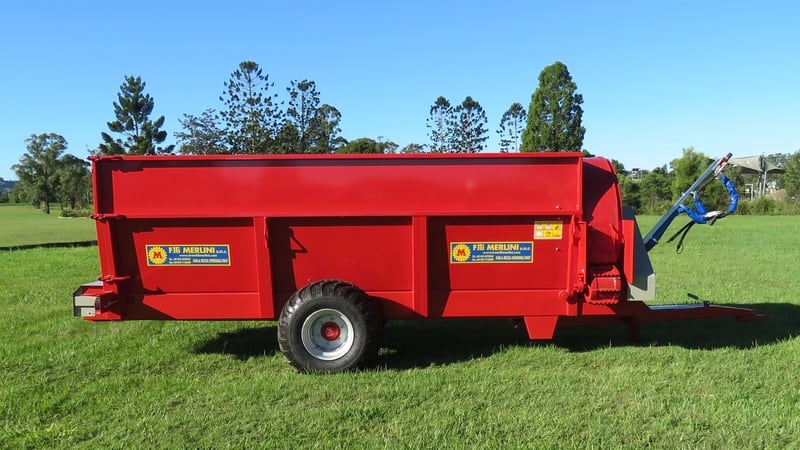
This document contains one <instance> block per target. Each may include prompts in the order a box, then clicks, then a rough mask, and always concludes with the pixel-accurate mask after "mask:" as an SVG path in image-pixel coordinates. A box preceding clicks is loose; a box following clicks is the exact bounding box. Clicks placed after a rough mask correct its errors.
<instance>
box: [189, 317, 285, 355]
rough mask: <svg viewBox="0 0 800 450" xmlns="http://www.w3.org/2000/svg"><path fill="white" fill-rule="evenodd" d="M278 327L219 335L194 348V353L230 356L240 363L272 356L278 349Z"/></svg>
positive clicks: (271, 326) (265, 327)
mask: <svg viewBox="0 0 800 450" xmlns="http://www.w3.org/2000/svg"><path fill="white" fill-rule="evenodd" d="M277 335H278V327H277V325H276V324H269V325H265V326H263V327H257V328H243V329H241V330H237V331H234V332H229V333H219V334H218V335H217V336H216V337H215V338H213V339H209V340H207V341H205V342H201V343H199V344H197V345H196V346H195V347H194V351H195V353H216V354H221V355H231V356H233V357H234V358H236V359H238V360H240V361H246V360H248V359H250V358H256V357H259V356H264V355H273V354H275V353H276V352H278V351H280V349H279V348H278V339H277Z"/></svg>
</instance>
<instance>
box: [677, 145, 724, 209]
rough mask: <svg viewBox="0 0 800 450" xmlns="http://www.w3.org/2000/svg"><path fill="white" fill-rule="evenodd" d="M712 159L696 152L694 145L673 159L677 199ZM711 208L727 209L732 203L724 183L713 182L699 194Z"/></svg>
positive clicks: (707, 206) (708, 207)
mask: <svg viewBox="0 0 800 450" xmlns="http://www.w3.org/2000/svg"><path fill="white" fill-rule="evenodd" d="M711 162H712V161H711V160H710V159H709V158H708V157H707V156H705V155H704V154H702V153H699V152H695V150H694V148H693V147H688V148H684V149H683V156H682V157H680V158H678V159H675V160H673V161H672V169H673V173H674V177H673V179H672V198H673V199H675V200H677V199H678V197H680V196H681V195H682V194H683V193H684V192H686V191H687V190H689V188H690V187H691V185H692V184H693V183H694V182H695V181H696V180H697V179H698V178H699V177H700V175H702V174H703V172H705V170H706V169H707V168H708V166H709V165H710V164H711ZM698 195H699V196H700V198H701V201H702V202H703V205H705V206H706V209H707V210H709V211H711V210H723V211H724V210H726V209H727V207H728V204H729V203H730V197H729V196H728V192H727V191H726V190H725V187H724V186H723V185H722V183H719V182H712V183H710V184H709V185H708V186H706V187H705V188H704V189H703V190H702V192H701V193H699V194H698Z"/></svg>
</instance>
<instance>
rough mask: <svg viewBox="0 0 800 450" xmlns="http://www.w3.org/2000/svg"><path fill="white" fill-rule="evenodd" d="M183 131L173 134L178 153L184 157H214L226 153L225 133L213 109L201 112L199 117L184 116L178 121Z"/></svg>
mask: <svg viewBox="0 0 800 450" xmlns="http://www.w3.org/2000/svg"><path fill="white" fill-rule="evenodd" d="M178 122H180V124H181V126H182V127H183V129H184V130H185V131H179V132H176V133H175V137H176V138H177V139H178V148H179V151H180V153H183V154H186V155H215V154H220V153H228V149H227V148H226V146H225V132H224V130H222V129H221V128H220V124H219V119H218V117H217V113H216V111H215V110H213V109H207V110H205V111H203V113H202V114H201V115H200V117H197V116H193V115H191V114H184V115H183V119H178Z"/></svg>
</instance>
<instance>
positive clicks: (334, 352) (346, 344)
mask: <svg viewBox="0 0 800 450" xmlns="http://www.w3.org/2000/svg"><path fill="white" fill-rule="evenodd" d="M352 330H353V325H352V324H351V323H350V319H348V318H347V316H345V315H344V314H342V313H341V312H339V311H337V310H335V309H320V310H317V311H314V312H313V313H311V314H310V315H309V316H308V317H306V320H305V321H303V328H302V330H301V338H302V341H303V346H304V347H305V348H306V351H308V353H309V354H310V355H311V356H313V357H314V358H317V359H321V360H323V361H331V360H334V359H338V358H341V357H342V356H344V355H345V354H346V353H347V352H348V351H350V348H352V347H353V340H354V339H355V336H353V332H352Z"/></svg>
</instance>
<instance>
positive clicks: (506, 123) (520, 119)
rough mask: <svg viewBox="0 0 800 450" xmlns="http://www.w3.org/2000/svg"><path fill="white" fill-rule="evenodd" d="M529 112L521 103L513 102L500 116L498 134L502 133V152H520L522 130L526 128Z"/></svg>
mask: <svg viewBox="0 0 800 450" xmlns="http://www.w3.org/2000/svg"><path fill="white" fill-rule="evenodd" d="M526 116H527V113H526V112H525V108H523V107H522V105H521V104H520V103H513V104H511V106H510V107H509V108H508V110H506V112H504V113H503V116H502V117H501V118H500V128H498V130H497V134H498V135H500V152H501V153H507V152H518V151H519V140H520V136H522V131H523V130H524V129H525V119H526Z"/></svg>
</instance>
